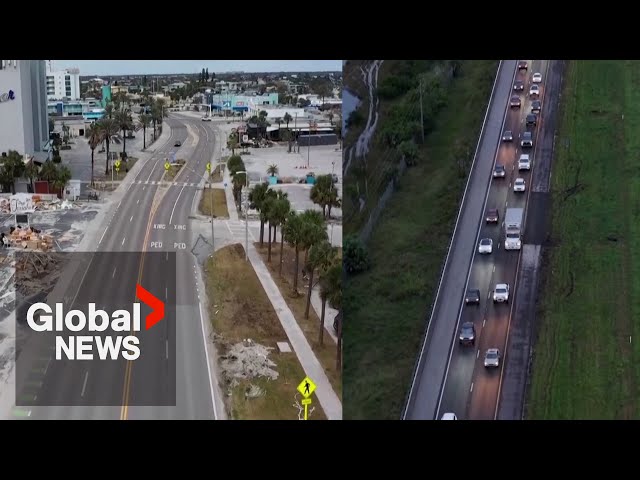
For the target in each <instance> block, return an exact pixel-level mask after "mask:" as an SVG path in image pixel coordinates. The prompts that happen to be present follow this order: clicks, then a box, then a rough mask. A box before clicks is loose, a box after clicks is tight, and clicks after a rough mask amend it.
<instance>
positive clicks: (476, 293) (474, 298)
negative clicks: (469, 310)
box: [464, 288, 480, 305]
mask: <svg viewBox="0 0 640 480" xmlns="http://www.w3.org/2000/svg"><path fill="white" fill-rule="evenodd" d="M464 303H466V304H469V303H475V304H477V305H480V290H478V289H477V288H470V289H469V290H467V294H466V295H465V297H464Z"/></svg>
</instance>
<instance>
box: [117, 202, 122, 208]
mask: <svg viewBox="0 0 640 480" xmlns="http://www.w3.org/2000/svg"><path fill="white" fill-rule="evenodd" d="M120 205H122V200H120V203H118V208H120Z"/></svg>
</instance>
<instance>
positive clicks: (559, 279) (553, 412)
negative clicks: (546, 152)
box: [527, 60, 640, 419]
mask: <svg viewBox="0 0 640 480" xmlns="http://www.w3.org/2000/svg"><path fill="white" fill-rule="evenodd" d="M562 100H563V101H564V102H566V103H564V105H562V114H561V115H562V116H561V118H560V123H559V131H558V137H557V143H556V146H555V158H554V166H553V174H552V177H551V180H552V188H553V227H552V238H553V245H554V246H553V248H551V249H550V252H549V254H548V257H547V258H546V261H547V267H546V270H545V275H544V278H545V281H544V286H543V290H542V295H543V296H542V297H541V298H542V300H541V302H540V303H541V312H540V313H539V315H538V338H537V341H536V346H535V351H534V364H533V378H532V384H531V389H530V392H529V398H528V403H529V404H528V415H527V416H528V417H529V418H532V419H630V418H633V419H637V418H639V416H640V415H639V413H640V410H639V408H638V407H639V405H640V401H639V399H640V396H639V393H640V392H639V391H638V385H639V384H640V379H639V378H638V374H639V373H640V369H639V368H638V366H637V365H640V363H639V360H640V355H639V354H640V337H639V336H636V335H635V330H636V329H637V328H638V326H639V322H640V320H639V319H640V255H639V254H640V162H639V161H640V135H639V132H640V62H638V61H624V60H613V61H571V62H569V66H568V71H567V74H566V78H565V90H564V94H563V96H562ZM576 182H577V184H578V185H579V187H578V188H577V193H574V194H573V195H571V196H569V197H568V198H566V199H565V197H566V196H567V195H566V194H565V193H563V192H566V191H567V190H568V189H571V188H572V187H574V186H575V185H576ZM574 190H575V189H574ZM607 237H610V238H609V239H608V238H607ZM614 239H617V241H613V240H614ZM630 337H631V340H630Z"/></svg>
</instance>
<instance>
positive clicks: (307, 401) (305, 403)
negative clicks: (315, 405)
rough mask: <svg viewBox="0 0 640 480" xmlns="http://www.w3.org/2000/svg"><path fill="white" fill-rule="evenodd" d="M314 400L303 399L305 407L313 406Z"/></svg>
mask: <svg viewBox="0 0 640 480" xmlns="http://www.w3.org/2000/svg"><path fill="white" fill-rule="evenodd" d="M311 402H312V400H311V399H310V398H303V399H302V404H303V405H311Z"/></svg>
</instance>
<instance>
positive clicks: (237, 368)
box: [220, 339, 278, 380]
mask: <svg viewBox="0 0 640 480" xmlns="http://www.w3.org/2000/svg"><path fill="white" fill-rule="evenodd" d="M271 350H273V348H269V347H265V346H264V345H260V344H258V343H254V342H253V341H252V340H251V339H247V340H244V341H243V342H240V343H236V344H233V345H231V347H230V348H229V350H228V351H227V354H226V355H222V356H221V357H220V358H221V360H222V361H221V362H220V366H221V368H222V371H223V372H224V374H225V376H226V377H227V378H229V379H233V378H242V379H250V378H255V377H265V378H267V379H269V380H276V379H277V378H278V372H277V371H276V370H274V369H273V368H272V367H276V366H277V365H276V364H275V362H273V361H271V360H269V358H268V356H269V353H271Z"/></svg>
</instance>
